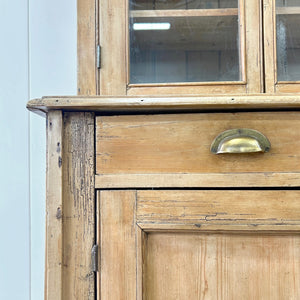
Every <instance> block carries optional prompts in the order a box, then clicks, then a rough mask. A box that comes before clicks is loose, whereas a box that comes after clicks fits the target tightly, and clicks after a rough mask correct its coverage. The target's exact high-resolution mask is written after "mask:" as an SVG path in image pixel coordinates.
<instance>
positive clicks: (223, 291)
mask: <svg viewBox="0 0 300 300" xmlns="http://www.w3.org/2000/svg"><path fill="white" fill-rule="evenodd" d="M299 257H300V236H299V235H298V234H297V235H291V236H290V235H275V236H272V235H265V234H262V235H239V234H236V235H235V234H218V233H215V234H196V233H190V234H188V233H186V234H178V233H150V234H148V237H147V248H146V255H145V265H146V267H145V281H144V282H145V289H146V295H147V296H146V297H145V299H151V300H159V299H168V300H176V299H182V300H188V299H216V300H219V299H235V300H239V299H245V300H250V299H272V300H273V299H274V300H282V299H294V300H296V299H299V297H300V286H299V282H300V271H299V270H300V258H299Z"/></svg>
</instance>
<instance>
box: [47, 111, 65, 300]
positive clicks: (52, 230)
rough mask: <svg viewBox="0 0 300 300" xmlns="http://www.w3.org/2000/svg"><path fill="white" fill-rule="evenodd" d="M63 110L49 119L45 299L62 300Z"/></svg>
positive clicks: (53, 112)
mask: <svg viewBox="0 0 300 300" xmlns="http://www.w3.org/2000/svg"><path fill="white" fill-rule="evenodd" d="M62 126H63V121H62V112H61V111H51V112H49V113H48V116H47V188H46V192H47V194H46V197H47V201H46V258H45V259H46V266H45V299H48V300H51V299H57V300H62V299H63V297H62V267H63V266H62V265H63V250H62V244H63V219H62V215H63V195H62V189H63V187H62V181H63V180H62V144H63V143H62V142H63V137H62V136H63V127H62Z"/></svg>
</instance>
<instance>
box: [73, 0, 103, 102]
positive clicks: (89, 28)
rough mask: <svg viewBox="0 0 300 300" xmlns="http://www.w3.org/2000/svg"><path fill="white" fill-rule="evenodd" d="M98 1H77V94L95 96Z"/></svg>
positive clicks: (96, 87)
mask: <svg viewBox="0 0 300 300" xmlns="http://www.w3.org/2000/svg"><path fill="white" fill-rule="evenodd" d="M97 28H98V1H97V0H77V94H78V95H89V96H90V95H97V94H98V92H97V89H98V84H97V82H99V72H98V69H97V62H96V52H97V50H96V48H97V44H98V31H97Z"/></svg>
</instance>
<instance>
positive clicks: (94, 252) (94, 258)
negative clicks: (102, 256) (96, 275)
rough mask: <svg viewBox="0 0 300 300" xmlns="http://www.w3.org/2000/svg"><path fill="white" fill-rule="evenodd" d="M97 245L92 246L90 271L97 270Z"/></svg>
mask: <svg viewBox="0 0 300 300" xmlns="http://www.w3.org/2000/svg"><path fill="white" fill-rule="evenodd" d="M98 251H99V247H98V245H94V246H93V248H92V271H93V272H98Z"/></svg>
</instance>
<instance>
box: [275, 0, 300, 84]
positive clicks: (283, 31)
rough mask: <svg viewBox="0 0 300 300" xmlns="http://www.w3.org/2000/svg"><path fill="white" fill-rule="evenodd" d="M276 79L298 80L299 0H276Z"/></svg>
mask: <svg viewBox="0 0 300 300" xmlns="http://www.w3.org/2000/svg"><path fill="white" fill-rule="evenodd" d="M276 5H277V7H276V45H277V79H278V81H299V80H300V31H299V28H300V1H299V0H276Z"/></svg>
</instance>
